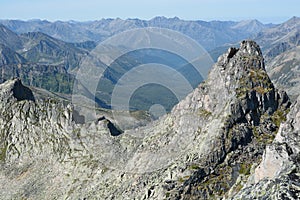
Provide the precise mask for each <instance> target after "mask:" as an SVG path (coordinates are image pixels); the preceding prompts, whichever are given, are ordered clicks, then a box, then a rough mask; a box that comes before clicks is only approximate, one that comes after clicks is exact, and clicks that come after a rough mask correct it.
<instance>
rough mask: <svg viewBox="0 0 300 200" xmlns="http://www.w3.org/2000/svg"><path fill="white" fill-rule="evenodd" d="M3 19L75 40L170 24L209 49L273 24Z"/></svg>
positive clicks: (22, 29)
mask: <svg viewBox="0 0 300 200" xmlns="http://www.w3.org/2000/svg"><path fill="white" fill-rule="evenodd" d="M0 23H2V24H3V25H5V26H6V27H8V28H9V29H11V30H13V31H15V32H16V33H18V34H21V33H27V32H43V33H45V34H48V35H50V36H52V37H54V38H57V39H60V40H63V41H66V42H71V43H78V42H85V41H96V42H100V41H104V40H105V39H107V38H109V37H111V36H113V35H115V34H117V33H120V32H122V31H125V30H130V29H133V28H145V27H159V28H168V29H171V30H174V31H179V32H181V33H183V34H186V35H188V36H190V37H191V38H193V39H194V40H196V41H197V42H199V43H200V44H201V45H202V46H203V47H204V48H205V49H207V50H212V49H214V48H216V47H218V46H221V45H223V44H225V43H234V42H238V41H240V40H242V39H244V38H249V37H252V36H253V35H254V34H256V33H257V32H258V31H261V30H264V29H265V28H268V27H270V26H271V25H264V24H262V23H260V22H258V21H257V20H249V21H243V22H232V21H224V22H222V21H211V22H205V21H186V20H181V19H179V18H177V17H174V18H166V17H155V18H153V19H151V20H141V19H126V20H122V19H119V18H116V19H101V20H97V21H88V22H75V21H66V22H62V21H56V22H48V21H42V20H34V21H20V20H0Z"/></svg>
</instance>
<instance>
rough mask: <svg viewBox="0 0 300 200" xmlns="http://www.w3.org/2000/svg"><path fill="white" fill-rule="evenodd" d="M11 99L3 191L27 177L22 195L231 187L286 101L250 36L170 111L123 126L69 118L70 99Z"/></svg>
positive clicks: (150, 193)
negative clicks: (63, 101) (64, 102)
mask: <svg viewBox="0 0 300 200" xmlns="http://www.w3.org/2000/svg"><path fill="white" fill-rule="evenodd" d="M14 85H20V84H19V83H18V81H15V82H13V81H10V82H7V83H5V84H4V85H1V86H0V87H1V88H4V89H3V90H1V91H12V90H13V88H14V87H15V86H14ZM9 88H11V89H9ZM8 93H9V92H8ZM1 96H2V97H4V96H5V95H2V94H1V95H0V97H1ZM16 99H17V98H13V103H11V104H9V105H10V106H8V107H7V108H6V106H7V105H8V104H7V102H11V101H12V99H6V98H3V100H2V101H1V102H0V105H1V106H2V107H1V106H0V112H1V113H0V114H1V115H0V125H1V126H2V129H0V136H1V138H0V139H1V143H0V145H1V146H0V147H1V148H0V150H1V151H0V161H3V162H4V164H3V166H4V167H3V168H1V169H3V171H1V170H0V173H1V174H0V183H2V184H0V185H1V187H2V188H3V189H2V188H1V190H0V195H1V197H2V198H3V199H13V198H15V197H19V196H21V195H22V194H23V192H24V188H29V187H30V188H32V187H34V190H33V191H29V192H28V194H27V196H26V197H28V198H32V199H41V198H43V197H44V196H45V194H47V195H48V196H51V197H53V198H58V199H59V197H60V196H59V195H60V194H66V196H64V198H67V199H85V198H86V199H89V198H91V199H94V198H98V197H101V198H103V199H212V198H213V199H218V198H219V199H220V198H227V197H228V198H230V197H234V196H235V195H237V194H239V191H240V190H241V188H242V187H243V186H247V184H248V183H247V181H248V179H249V178H250V174H251V173H252V172H253V171H254V170H255V168H256V167H257V166H258V165H259V163H260V161H261V158H262V155H263V152H264V149H265V147H266V145H267V144H271V143H272V142H273V139H274V137H275V134H276V132H277V131H278V128H279V125H280V123H281V121H284V120H285V115H286V113H287V112H288V107H289V106H290V103H289V100H288V97H287V96H286V94H285V93H284V92H279V91H277V90H276V89H275V88H274V86H273V84H272V82H271V81H270V79H269V78H268V76H267V74H266V71H265V69H264V62H263V57H262V55H261V51H260V49H259V47H258V46H257V44H256V43H255V42H253V41H244V42H242V43H241V46H240V48H238V49H235V48H230V49H229V50H228V52H227V53H225V54H224V55H222V56H221V57H220V58H219V61H218V63H216V64H215V65H214V66H213V68H212V70H211V72H210V74H209V76H208V79H207V80H206V81H205V82H204V83H202V84H200V85H199V87H197V88H196V89H195V90H194V91H193V92H192V93H191V94H189V95H188V96H187V97H186V98H185V99H184V100H182V101H181V102H180V103H179V104H178V105H176V106H175V107H174V109H173V110H172V112H171V113H170V114H167V115H165V116H163V117H161V118H160V119H159V120H157V121H154V122H153V123H151V124H149V125H147V126H144V127H140V128H135V129H132V130H126V131H125V132H124V133H123V134H120V132H117V131H118V130H116V129H117V127H114V126H112V125H113V124H112V122H111V121H110V120H108V118H105V117H102V118H99V120H98V121H96V122H91V123H89V124H83V125H82V124H80V125H78V124H75V123H74V122H73V120H72V110H73V109H72V106H71V105H68V106H65V105H62V104H60V103H57V102H55V101H54V102H53V100H49V101H45V102H44V101H43V102H32V101H28V100H24V101H16ZM3 162H2V163H3ZM12 163H13V164H12ZM35 163H36V164H35ZM0 164H1V163H0ZM12 170H13V172H11V171H12ZM40 180H42V182H41V181H40ZM53 182H55V183H57V184H55V185H53ZM36 183H37V184H36ZM11 185H14V187H11ZM45 188H51V190H48V189H47V190H46V189H45ZM37 191H38V192H37ZM112 191H113V192H112Z"/></svg>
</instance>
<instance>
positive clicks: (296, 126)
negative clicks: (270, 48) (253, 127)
mask: <svg viewBox="0 0 300 200" xmlns="http://www.w3.org/2000/svg"><path fill="white" fill-rule="evenodd" d="M299 166H300V97H298V99H297V101H296V103H294V104H293V106H292V107H291V111H290V112H289V114H288V116H287V120H286V122H284V123H282V124H281V125H280V128H279V131H278V133H277V135H276V137H275V139H274V141H273V142H272V143H271V144H269V145H267V147H266V149H265V151H264V155H263V157H262V161H261V163H260V164H259V166H258V167H256V169H255V170H254V171H253V173H252V174H251V176H250V178H249V180H248V182H247V184H246V187H245V188H243V189H242V190H241V191H240V192H239V193H238V194H237V195H236V196H235V199H253V198H259V199H299V198H300V187H299V182H300V169H299Z"/></svg>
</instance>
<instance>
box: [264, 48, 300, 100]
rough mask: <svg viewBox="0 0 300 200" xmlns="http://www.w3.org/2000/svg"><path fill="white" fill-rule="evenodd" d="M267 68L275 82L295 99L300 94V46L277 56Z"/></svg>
mask: <svg viewBox="0 0 300 200" xmlns="http://www.w3.org/2000/svg"><path fill="white" fill-rule="evenodd" d="M267 70H268V74H269V76H270V78H271V79H272V81H273V82H274V84H275V85H276V86H277V87H278V88H281V89H284V90H285V91H287V93H288V95H289V96H290V97H291V99H292V100H293V101H295V100H296V99H297V97H298V96H299V95H300V90H299V87H300V46H297V47H295V48H292V49H290V50H287V51H285V52H284V53H281V54H279V55H278V56H276V57H275V58H274V59H272V60H271V61H270V62H269V63H268V65H267Z"/></svg>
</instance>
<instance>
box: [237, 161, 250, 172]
mask: <svg viewBox="0 0 300 200" xmlns="http://www.w3.org/2000/svg"><path fill="white" fill-rule="evenodd" d="M250 169H251V164H249V163H242V164H240V170H239V173H240V174H244V175H250Z"/></svg>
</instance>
